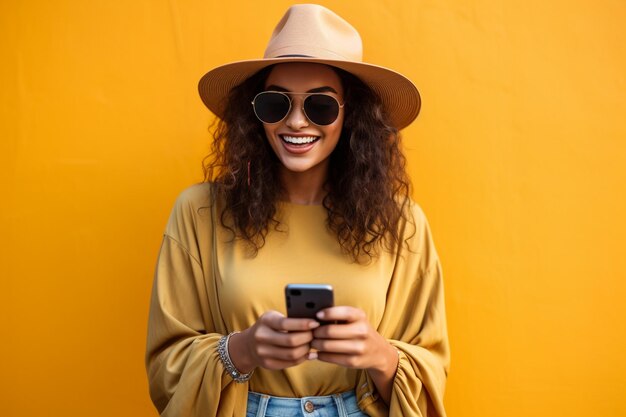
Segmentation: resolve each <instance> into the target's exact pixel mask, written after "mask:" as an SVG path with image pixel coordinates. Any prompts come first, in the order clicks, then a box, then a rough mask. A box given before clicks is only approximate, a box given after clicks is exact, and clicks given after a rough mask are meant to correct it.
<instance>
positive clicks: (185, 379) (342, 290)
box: [146, 183, 449, 417]
mask: <svg viewBox="0 0 626 417" xmlns="http://www.w3.org/2000/svg"><path fill="white" fill-rule="evenodd" d="M211 195H212V194H211V185H210V184H207V183H204V184H198V185H195V186H192V187H190V188H188V189H187V190H185V191H183V193H181V195H180V196H179V198H178V200H177V202H176V204H175V206H174V209H173V210H172V214H171V216H170V219H169V222H168V224H167V227H166V230H165V234H164V238H163V243H162V246H161V251H160V254H159V258H158V263H157V267H156V273H155V277H154V287H153V290H152V300H151V304H150V318H149V324H148V341H147V352H146V367H147V370H148V376H149V382H150V395H151V398H152V401H153V402H154V404H155V406H156V408H157V409H158V410H159V412H160V413H161V415H163V416H181V417H182V416H184V417H194V416H198V417H200V416H202V417H212V416H229V417H230V416H234V417H243V416H245V411H246V402H247V393H248V390H251V391H255V392H260V393H265V394H269V395H275V396H281V397H303V396H310V395H329V394H333V393H338V392H344V391H349V390H355V391H356V394H357V399H358V404H359V407H360V408H361V409H362V410H363V411H364V412H365V413H367V414H369V415H370V416H373V417H380V416H387V415H390V416H394V417H395V416H397V417H400V416H402V417H410V416H445V411H444V408H443V393H444V387H445V382H446V376H447V371H448V366H449V345H448V337H447V330H446V317H445V308H444V295H443V283H442V277H441V267H440V264H439V259H438V257H437V253H436V251H435V248H434V245H433V241H432V239H431V236H430V231H429V228H428V224H427V222H426V218H425V217H424V214H423V213H422V211H421V210H420V208H419V207H418V206H417V205H416V204H415V203H411V207H410V210H409V214H408V216H407V217H408V221H403V222H401V224H400V226H399V227H400V232H401V236H402V239H403V240H405V239H406V242H407V244H408V248H407V245H402V246H401V247H400V248H399V249H398V250H397V251H394V252H393V253H389V252H388V251H383V252H382V253H381V255H380V256H379V257H377V258H375V260H374V261H372V262H370V263H369V264H367V265H362V264H358V263H355V262H353V261H352V260H351V259H350V258H349V257H347V256H346V255H345V254H343V253H342V252H341V249H340V247H339V244H338V243H337V239H336V237H335V236H334V235H333V234H332V233H330V232H329V231H328V230H327V228H326V226H325V220H326V211H325V209H324V208H323V207H322V206H304V205H296V204H289V203H281V204H280V205H279V207H278V213H279V216H280V217H279V218H280V221H281V225H280V227H279V231H275V230H272V231H271V232H270V233H269V235H268V236H267V241H266V243H265V246H263V247H262V248H261V249H260V251H259V252H258V254H257V255H256V256H251V254H250V252H249V249H248V248H247V246H246V245H244V244H243V243H241V241H233V240H232V234H231V233H230V232H229V231H228V230H226V229H224V228H223V227H222V226H220V222H219V213H220V212H221V210H220V207H219V204H214V203H213V201H212V197H211ZM288 283H327V284H332V285H333V287H334V292H335V305H351V306H355V307H359V308H361V309H363V310H364V311H365V312H366V313H367V315H368V319H369V320H370V322H371V324H372V325H373V326H374V328H376V329H377V330H378V332H379V333H380V334H381V335H383V336H384V337H386V338H387V339H388V340H389V343H391V344H392V345H393V346H395V347H396V348H397V349H398V351H399V352H400V361H399V366H398V370H397V373H396V376H395V379H394V384H393V391H392V397H391V403H390V406H389V407H387V405H385V403H384V402H383V401H382V399H381V398H380V397H379V395H378V393H377V392H376V389H375V386H374V384H373V382H372V381H371V380H370V378H369V376H368V374H367V372H366V371H363V370H356V369H348V368H344V367H341V366H338V365H334V364H329V363H325V362H321V361H317V360H316V361H306V362H305V363H302V364H300V365H298V366H294V367H291V368H288V369H285V370H282V371H269V370H266V369H257V370H256V372H255V373H254V375H253V377H252V379H251V380H250V381H249V382H248V383H243V384H238V383H235V382H234V381H233V380H232V379H231V378H230V376H228V375H227V374H226V373H225V372H224V368H223V367H222V363H221V362H220V360H219V356H218V354H217V351H216V345H217V342H218V340H219V338H220V337H221V336H222V335H224V334H228V333H229V332H231V331H235V330H244V329H246V328H248V327H249V326H251V325H252V324H253V323H254V322H255V321H256V320H257V318H258V317H259V316H260V315H261V314H262V313H263V312H265V311H267V310H277V311H280V312H282V313H283V314H285V305H284V292H283V288H284V286H285V285H286V284H288Z"/></svg>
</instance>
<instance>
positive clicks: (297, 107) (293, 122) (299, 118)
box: [285, 99, 309, 130]
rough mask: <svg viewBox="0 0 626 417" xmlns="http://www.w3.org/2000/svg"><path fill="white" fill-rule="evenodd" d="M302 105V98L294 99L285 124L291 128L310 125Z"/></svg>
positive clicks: (295, 128)
mask: <svg viewBox="0 0 626 417" xmlns="http://www.w3.org/2000/svg"><path fill="white" fill-rule="evenodd" d="M302 106H303V103H302V100H299V99H292V101H291V110H290V111H289V114H288V115H287V119H285V124H286V125H287V126H288V127H289V128H290V129H294V130H297V129H301V128H303V127H305V126H308V125H309V119H308V118H307V117H306V115H305V114H304V110H303V109H302Z"/></svg>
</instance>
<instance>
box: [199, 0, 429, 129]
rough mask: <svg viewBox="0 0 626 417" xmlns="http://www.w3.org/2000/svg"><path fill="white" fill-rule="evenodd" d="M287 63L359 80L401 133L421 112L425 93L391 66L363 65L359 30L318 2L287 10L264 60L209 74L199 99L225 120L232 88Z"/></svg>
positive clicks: (202, 86)
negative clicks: (327, 67) (312, 66)
mask: <svg viewBox="0 0 626 417" xmlns="http://www.w3.org/2000/svg"><path fill="white" fill-rule="evenodd" d="M286 62H307V63H317V64H326V65H330V66H333V67H336V68H340V69H342V70H345V71H347V72H349V73H351V74H353V75H355V76H357V77H358V78H359V79H360V80H361V81H363V82H364V83H365V84H367V85H368V86H369V87H370V88H371V89H372V90H374V92H376V93H377V94H378V96H379V97H380V98H381V100H382V102H383V105H384V106H385V109H386V111H387V113H388V115H389V117H390V118H391V123H392V124H393V125H394V126H395V127H396V128H398V129H402V128H404V127H406V126H408V125H409V124H410V123H411V122H412V121H413V120H415V118H416V117H417V114H418V113H419V110H420V105H421V99H420V94H419V92H418V91H417V87H415V85H414V84H413V83H412V82H411V80H409V79H408V78H406V77H405V76H404V75H402V74H400V73H398V72H396V71H393V70H391V69H389V68H385V67H381V66H378V65H373V64H368V63H365V62H363V44H362V42H361V36H360V35H359V33H358V32H357V30H356V29H355V28H354V27H352V25H350V24H349V23H348V22H346V21H345V20H344V19H342V18H341V17H340V16H338V15H337V14H335V13H334V12H332V11H331V10H328V9H327V8H325V7H323V6H319V5H316V4H297V5H294V6H291V7H290V8H289V9H288V10H287V12H286V13H285V15H284V16H283V18H282V19H281V20H280V22H279V23H278V25H277V26H276V28H275V29H274V32H273V33H272V37H271V38H270V41H269V44H268V46H267V48H266V50H265V54H264V56H263V58H262V59H252V60H245V61H237V62H231V63H229V64H225V65H221V66H219V67H217V68H214V69H212V70H211V71H209V72H207V73H206V74H205V75H204V76H203V77H202V78H201V79H200V82H199V84H198V91H199V93H200V98H202V101H203V102H204V104H205V105H206V106H207V107H208V108H209V110H211V111H212V112H213V113H214V114H215V115H217V116H218V117H220V118H221V117H222V116H223V114H224V104H225V101H226V100H225V99H226V97H227V96H228V94H229V93H230V90H231V89H232V88H233V87H235V86H237V85H239V84H240V83H242V82H243V81H244V80H246V79H247V78H249V77H250V76H252V75H254V74H255V73H257V72H258V71H260V70H261V69H263V68H265V67H267V66H270V65H275V64H281V63H286Z"/></svg>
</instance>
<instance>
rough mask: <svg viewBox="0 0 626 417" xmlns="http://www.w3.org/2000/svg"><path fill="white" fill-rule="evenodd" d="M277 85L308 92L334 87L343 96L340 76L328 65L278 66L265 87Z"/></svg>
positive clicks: (297, 63) (271, 73)
mask: <svg viewBox="0 0 626 417" xmlns="http://www.w3.org/2000/svg"><path fill="white" fill-rule="evenodd" d="M270 85H275V86H279V87H283V88H285V89H287V90H289V91H294V92H306V91H309V90H312V89H314V88H319V87H332V88H333V89H335V91H337V92H338V93H339V94H343V88H342V86H341V79H340V78H339V75H337V73H336V72H335V71H334V70H333V69H332V68H331V67H329V66H328V65H323V64H309V63H300V62H290V63H286V64H278V65H276V66H275V67H274V68H272V71H271V72H270V74H269V76H268V77H267V80H266V81H265V87H267V86H270Z"/></svg>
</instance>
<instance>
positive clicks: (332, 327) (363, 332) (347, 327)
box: [313, 320, 371, 339]
mask: <svg viewBox="0 0 626 417" xmlns="http://www.w3.org/2000/svg"><path fill="white" fill-rule="evenodd" d="M370 332H371V328H370V324H369V322H367V321H363V320H359V321H355V322H352V323H347V324H326V325H323V326H320V327H318V328H317V329H314V330H313V337H314V338H315V339H365V338H367V337H368V335H369V334H370Z"/></svg>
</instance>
